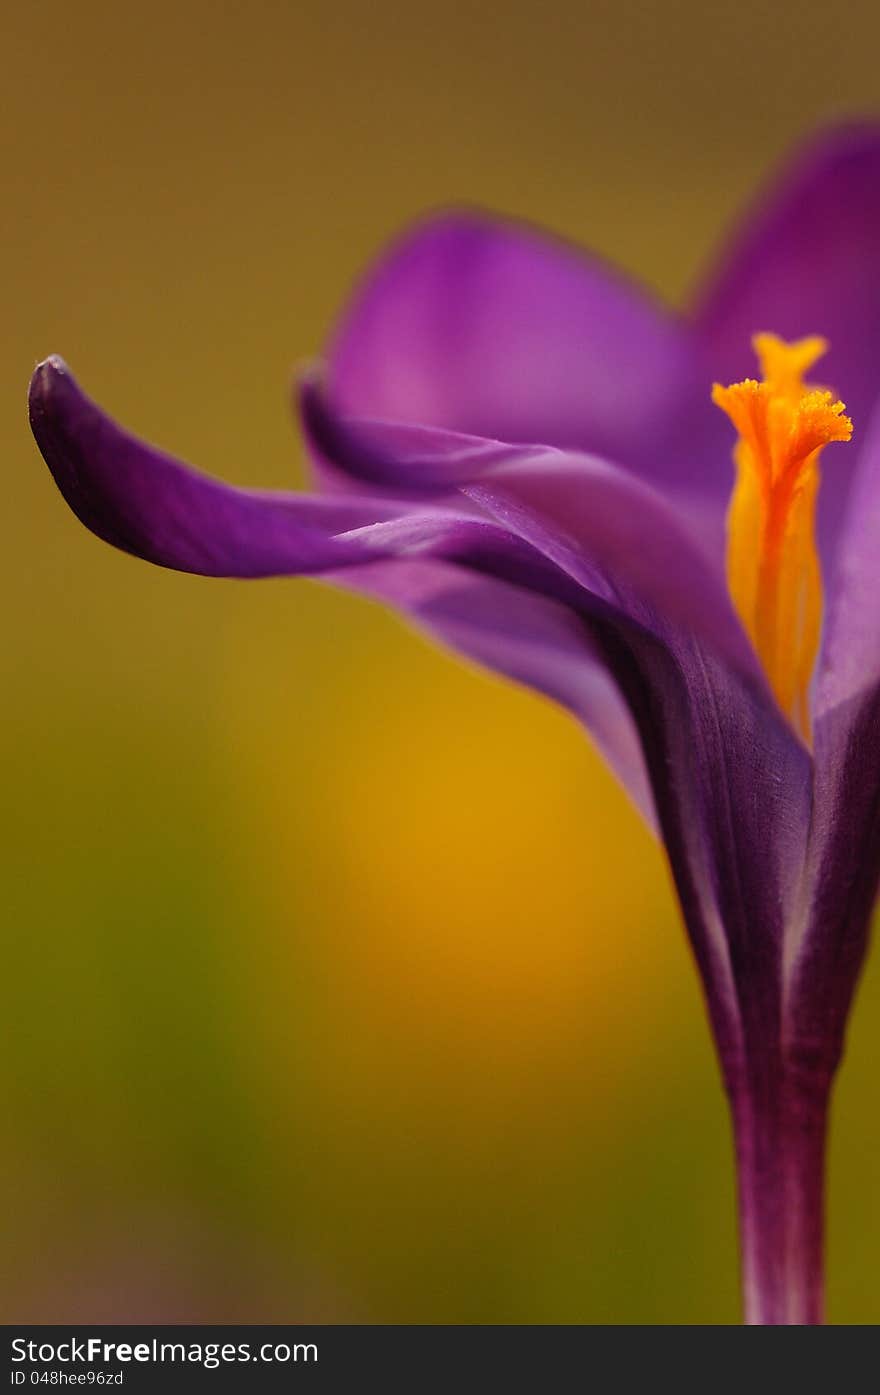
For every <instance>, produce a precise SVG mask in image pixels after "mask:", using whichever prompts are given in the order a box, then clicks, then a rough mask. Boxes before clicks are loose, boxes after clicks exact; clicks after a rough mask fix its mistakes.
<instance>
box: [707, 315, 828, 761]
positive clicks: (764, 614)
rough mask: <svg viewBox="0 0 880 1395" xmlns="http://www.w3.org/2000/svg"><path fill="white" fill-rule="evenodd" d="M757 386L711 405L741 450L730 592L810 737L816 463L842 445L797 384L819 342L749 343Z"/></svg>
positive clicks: (810, 393)
mask: <svg viewBox="0 0 880 1395" xmlns="http://www.w3.org/2000/svg"><path fill="white" fill-rule="evenodd" d="M752 345H753V347H754V349H755V352H756V354H757V356H758V360H759V363H760V365H761V374H762V378H761V381H760V382H759V381H757V380H756V379H754V378H746V379H745V381H743V382H741V383H733V384H732V385H731V386H730V387H722V386H721V385H720V384H719V383H716V384H715V386H714V387H713V389H712V401H713V402H715V403H716V404H717V405H718V406H719V407H720V408H721V409H722V411H724V412H726V413H727V415H728V416H729V417H730V420H731V421H732V422H733V425H734V426H735V427H736V430H737V433H738V436H739V440H738V441H737V443H736V446H735V448H734V452H733V458H734V463H735V465H736V481H735V484H734V489H733V494H732V495H731V500H730V507H729V509H728V514H727V584H728V587H729V589H730V595H731V599H732V600H733V603H734V605H735V606H736V609H737V611H738V613H739V616H740V618H741V620H742V622H743V624H744V625H745V628H746V630H747V632H748V634H749V636H750V638H751V640H752V643H753V644H754V646H755V649H756V650H757V652H758V655H759V657H760V659H761V661H762V663H763V665H764V668H765V671H766V673H767V676H768V678H769V680H770V684H771V687H772V688H773V691H774V693H775V694H776V697H777V700H778V701H779V704H780V706H781V707H782V709H783V710H784V711H785V712H786V713H787V714H788V715H789V716H790V717H791V719H792V721H793V722H794V723H795V725H796V726H797V728H798V730H799V731H800V732H801V733H802V735H804V736H805V737H808V736H809V715H808V695H809V685H810V679H811V677H812V672H813V667H814V664H815V661H816V654H817V651H818V648H819V634H820V630H821V626H822V578H821V572H820V568H819V557H818V553H817V551H816V538H815V516H816V495H817V493H818V489H819V455H820V453H821V451H822V447H823V446H826V445H828V444H829V442H831V441H848V440H849V439H850V437H851V436H852V422H851V421H850V419H849V417H847V416H846V415H845V413H844V406H843V403H842V402H839V401H837V400H835V398H834V395H833V394H832V393H831V392H829V391H827V390H826V389H824V388H816V387H809V386H807V385H806V384H805V383H804V381H803V378H804V374H805V373H806V372H807V371H808V370H809V369H810V368H811V367H812V365H813V364H814V363H815V361H816V359H818V358H819V357H820V356H821V355H822V354H823V353H825V351H826V349H827V347H828V346H827V344H826V343H825V340H824V339H820V338H818V336H814V337H811V338H809V339H800V340H798V341H797V342H796V343H793V344H787V343H786V342H785V341H784V340H783V339H779V338H777V336H776V335H774V334H756V335H755V337H754V339H753V340H752Z"/></svg>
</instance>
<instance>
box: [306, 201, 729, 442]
mask: <svg viewBox="0 0 880 1395" xmlns="http://www.w3.org/2000/svg"><path fill="white" fill-rule="evenodd" d="M694 372H695V367H694V361H693V354H692V349H691V344H690V341H689V338H688V334H687V332H686V331H685V330H684V329H683V328H682V327H681V325H680V324H679V323H678V322H677V321H676V320H675V318H674V317H673V316H672V315H671V314H669V313H667V312H665V311H663V310H661V309H660V308H659V307H658V306H657V305H655V304H654V303H653V301H652V300H651V299H650V298H649V297H648V295H647V294H646V293H644V292H642V291H641V290H639V289H637V288H636V287H635V286H634V285H632V284H630V283H629V282H627V281H625V280H624V279H623V278H622V277H621V276H620V275H619V274H617V273H614V272H612V271H611V270H610V269H609V268H607V267H606V266H604V265H602V264H601V263H600V262H598V261H597V260H595V259H589V258H588V257H586V256H585V255H584V254H582V253H580V252H578V251H576V250H575V249H574V248H571V247H569V246H568V245H566V244H565V243H563V242H560V241H556V240H554V239H551V238H550V237H548V236H546V235H542V234H539V233H538V232H537V231H535V230H533V229H531V228H527V227H524V226H519V225H517V224H514V223H510V222H502V221H498V220H494V219H492V218H490V217H489V216H487V215H483V214H479V213H465V212H461V213H448V214H445V215H440V216H438V217H437V218H435V219H433V220H431V221H428V222H426V223H425V224H423V225H422V226H420V227H417V228H416V229H415V230H414V231H413V232H411V233H410V234H409V235H408V236H406V237H404V238H403V239H402V240H401V241H400V242H399V243H398V244H397V245H396V246H394V247H393V248H392V250H391V251H390V252H389V253H388V254H387V255H386V257H385V258H384V259H383V260H382V261H381V262H380V263H379V265H378V266H377V267H376V268H375V269H374V270H373V271H372V272H371V273H370V274H369V276H368V277H367V279H366V281H365V282H364V284H363V286H362V287H361V289H360V291H359V293H358V294H357V295H356V296H355V297H354V301H353V303H352V305H351V307H350V309H349V310H348V312H347V314H346V315H345V318H344V319H343V321H342V323H341V325H340V326H339V329H338V331H337V334H336V336H335V340H334V342H333V345H332V348H331V350H330V353H329V355H328V390H329V393H330V396H331V398H332V400H333V402H334V405H335V406H336V408H337V409H338V410H339V411H340V412H341V413H343V414H350V415H353V416H362V417H375V418H382V419H387V420H396V421H399V422H409V423H425V424H427V425H430V426H435V427H443V428H446V429H448V430H451V431H460V432H464V433H467V434H471V435H475V436H484V437H489V438H493V439H500V440H505V441H521V442H522V441H527V442H542V443H543V444H545V445H556V446H562V447H573V448H578V449H585V450H594V451H599V452H603V453H607V454H610V455H612V456H613V457H614V458H615V459H617V460H622V461H625V462H626V463H630V462H635V461H637V460H641V459H642V458H644V457H645V455H646V453H647V454H651V452H652V449H653V446H654V443H655V438H656V432H657V429H658V428H657V422H658V420H659V419H661V418H662V419H665V418H666V417H667V416H668V415H669V413H670V410H671V408H672V406H673V404H675V403H677V401H678V399H679V397H680V395H681V393H682V392H683V391H684V388H685V385H688V386H690V385H692V383H693V381H694ZM706 381H708V379H706Z"/></svg>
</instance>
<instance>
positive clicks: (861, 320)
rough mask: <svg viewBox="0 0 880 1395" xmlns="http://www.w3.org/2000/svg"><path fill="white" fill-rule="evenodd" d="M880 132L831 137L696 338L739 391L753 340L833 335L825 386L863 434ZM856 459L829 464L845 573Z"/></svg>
mask: <svg viewBox="0 0 880 1395" xmlns="http://www.w3.org/2000/svg"><path fill="white" fill-rule="evenodd" d="M878 247H880V125H862V126H852V127H846V128H843V129H840V130H836V131H833V132H832V133H830V134H826V135H823V136H822V137H821V138H820V139H819V140H817V141H816V142H814V143H812V144H811V145H809V146H808V147H807V148H806V149H805V150H803V151H802V152H801V153H800V155H799V156H798V157H797V158H796V159H795V160H794V161H793V163H792V164H791V165H790V166H789V167H788V168H787V169H786V170H785V171H784V172H783V173H782V175H781V176H778V175H777V177H776V178H775V179H774V180H773V181H772V183H771V184H770V186H769V191H768V194H767V196H766V197H765V198H764V199H763V200H762V201H761V202H760V203H759V205H758V207H757V209H756V210H755V211H754V212H753V213H752V215H751V216H750V217H749V219H748V220H747V221H746V223H745V225H744V227H743V229H742V230H741V232H740V234H739V235H738V237H737V238H735V240H734V241H733V243H732V245H731V249H730V252H729V253H728V255H727V257H726V259H725V260H724V262H723V263H722V265H721V267H720V268H719V270H718V271H717V272H716V273H715V274H714V276H713V278H712V280H711V281H710V283H709V284H708V286H707V288H706V290H705V291H704V292H703V294H702V296H701V298H700V301H699V304H698V305H697V308H696V310H695V313H694V317H693V320H694V326H695V329H696V332H697V334H698V335H699V337H700V339H701V342H702V344H703V346H704V350H705V353H706V356H707V358H708V359H709V360H710V361H711V363H712V366H713V372H714V374H715V376H716V377H717V378H719V379H720V380H721V381H722V382H732V381H734V380H736V379H737V378H743V377H747V376H749V375H750V374H752V372H753V359H752V355H751V350H750V340H751V336H752V335H753V334H754V333H755V332H756V331H759V330H772V331H773V332H774V333H776V334H781V335H783V336H784V337H785V338H789V339H796V338H799V337H801V336H803V335H808V334H821V335H824V336H825V337H826V338H827V339H828V341H829V343H830V345H831V349H830V352H829V354H828V357H827V358H826V359H823V361H822V376H823V378H824V379H825V380H826V381H827V382H829V383H830V384H832V385H833V387H834V389H835V391H837V392H839V393H840V395H841V397H843V399H844V400H845V402H846V404H847V410H848V412H849V413H850V415H851V416H852V418H853V420H854V422H855V423H856V428H857V430H861V429H863V428H864V426H866V424H867V422H868V419H869V416H870V413H871V409H872V406H873V404H874V401H875V400H876V398H877V395H878V391H880V373H878V368H877V364H878V362H880V263H878ZM854 464H855V453H854V452H853V451H851V450H848V449H842V448H841V447H832V448H830V449H829V450H828V452H827V453H826V456H825V460H824V462H823V476H824V482H823V488H822V493H821V496H820V537H821V543H822V551H823V557H824V559H825V561H826V567H828V568H830V567H831V565H832V564H833V559H834V551H835V546H836V537H837V532H838V529H839V527H840V524H841V520H842V516H843V510H844V505H845V498H846V494H847V490H848V487H849V483H850V479H851V475H852V470H853V468H854Z"/></svg>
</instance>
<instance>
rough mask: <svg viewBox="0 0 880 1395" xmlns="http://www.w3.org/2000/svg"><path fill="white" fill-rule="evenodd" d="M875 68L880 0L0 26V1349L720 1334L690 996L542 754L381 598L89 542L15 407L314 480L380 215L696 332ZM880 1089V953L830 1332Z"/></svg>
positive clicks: (868, 1288) (261, 8)
mask: <svg viewBox="0 0 880 1395" xmlns="http://www.w3.org/2000/svg"><path fill="white" fill-rule="evenodd" d="M832 21H833V22H832ZM878 38H880V22H878V19H877V14H876V6H875V5H874V4H873V3H871V2H870V0H856V3H851V4H849V5H847V6H846V7H845V9H844V11H842V12H840V11H836V12H835V13H834V15H833V16H832V15H831V14H830V13H829V12H827V11H826V9H825V7H819V6H818V5H809V4H807V5H805V4H804V3H797V4H795V3H792V0H780V3H777V4H776V5H774V6H773V7H770V8H768V7H767V6H766V5H763V4H761V5H758V4H757V3H755V4H748V3H746V4H740V5H738V6H733V7H731V6H720V5H719V6H708V7H707V6H706V5H704V4H702V3H698V0H677V3H670V4H659V5H654V6H651V5H644V4H643V3H634V0H617V3H610V0H601V2H600V0H579V3H574V2H573V0H561V3H558V4H557V5H555V6H551V7H548V6H547V5H545V4H538V3H535V2H534V0H519V2H518V3H517V2H515V3H512V4H510V5H508V6H505V7H502V8H499V7H491V6H488V5H482V6H473V5H455V4H451V5H445V6H442V7H434V6H428V5H420V4H418V3H416V4H413V3H411V0H410V3H398V0H377V3H374V4H371V5H366V4H363V5H355V4H350V3H348V4H346V3H338V4H336V5H333V6H329V5H327V4H323V3H316V0H305V2H304V3H297V4H294V3H292V2H291V0H287V2H286V3H282V0H276V3H260V0H256V3H251V4H248V5H245V4H229V5H224V6H219V5H216V4H208V3H201V2H200V3H184V4H183V5H180V4H171V3H167V0H157V3H155V4H152V5H150V6H148V7H128V6H119V5H118V4H113V5H111V4H110V3H94V0H83V3H81V4H79V5H77V6H71V5H69V4H64V5H62V4H61V3H59V0H44V3H42V4H40V5H19V6H16V7H14V8H13V7H7V11H6V14H5V16H4V44H3V84H2V87H3V96H2V111H3V121H2V178H3V201H4V205H5V209H4V219H3V258H2V272H0V275H2V278H3V307H4V314H3V333H2V336H0V366H2V371H0V439H2V468H3V478H4V481H5V488H6V498H7V508H6V515H5V516H6V523H5V529H4V531H5V537H4V542H3V549H2V555H3V565H4V567H5V570H6V575H5V578H4V586H3V592H4V595H5V597H6V600H7V605H6V616H7V619H6V622H5V642H4V644H3V646H2V651H0V664H2V668H3V678H2V692H3V708H4V712H3V722H2V726H0V741H2V761H3V768H4V771H5V773H6V776H5V778H6V787H7V795H6V798H5V799H4V801H3V819H4V827H3V830H2V861H3V864H4V868H3V872H2V885H3V889H4V896H3V901H4V904H5V908H6V909H5V914H4V920H5V925H4V952H3V958H4V974H3V986H2V990H0V991H2V1002H0V1032H2V1042H3V1049H2V1066H0V1082H2V1084H0V1089H2V1096H0V1098H2V1111H0V1129H2V1139H0V1182H2V1195H3V1198H4V1204H3V1207H2V1212H3V1236H2V1239H3V1244H2V1252H3V1255H4V1259H3V1263H2V1280H0V1292H2V1318H3V1320H5V1321H7V1322H10V1321H18V1320H31V1321H46V1322H48V1321H64V1320H71V1321H76V1320H85V1319H90V1320H100V1319H104V1320H114V1319H115V1320H120V1321H121V1320H130V1321H138V1320H140V1321H152V1320H160V1319H164V1320H166V1321H186V1320H192V1321H236V1320H237V1321H297V1320H318V1321H355V1322H413V1321H416V1322H419V1321H420V1322H456V1321H458V1322H679V1321H692V1322H731V1321H736V1320H737V1318H738V1307H737V1296H736V1271H735V1240H734V1222H733V1191H732V1186H733V1184H732V1168H731V1162H730V1157H729V1142H728V1135H727V1122H726V1116H725V1109H724V1104H723V1101H722V1095H721V1090H720V1087H719V1084H718V1079H717V1074H716V1069H715V1065H714V1060H713V1058H712V1056H711V1053H710V1047H709V1039H708V1033H707V1030H706V1027H705V1024H704V1020H703V1010H702V1005H701V1001H700V997H699V993H698V989H697V984H696V977H695V974H694V972H693V970H692V967H691V964H690V961H689V957H688V952H687V949H686V947H685V942H684V936H683V933H682V931H681V929H680V927H679V924H678V920H677V913H676V909H675V906H674V904H673V901H672V896H671V892H670V890H669V886H668V882H667V875H666V871H665V867H664V864H663V861H662V858H661V855H660V853H659V851H658V849H657V848H656V846H655V845H654V844H653V842H652V841H651V839H650V838H649V836H648V835H647V834H646V833H645V832H644V831H643V829H642V828H641V826H640V824H639V821H638V819H637V817H636V815H635V814H634V813H633V812H632V811H631V809H630V807H629V806H628V804H627V802H626V800H625V798H624V796H623V795H622V794H621V793H620V792H619V790H618V789H617V787H616V785H615V784H614V782H613V781H612V779H611V778H610V777H609V776H608V774H607V773H605V771H604V770H603V769H602V767H601V766H600V764H599V762H598V760H597V759H596V757H595V756H594V754H593V752H592V750H591V749H590V747H589V746H588V745H587V743H586V741H585V740H584V739H583V738H582V736H581V735H580V733H579V732H578V730H577V729H576V728H575V726H574V724H573V723H572V722H571V721H570V720H569V719H568V718H567V717H565V716H563V715H562V714H561V713H559V712H557V711H556V710H554V709H553V708H551V707H550V706H549V704H547V703H544V702H542V701H540V700H538V699H537V698H535V697H532V696H530V695H528V694H526V693H524V692H521V691H519V690H516V689H514V688H513V687H512V686H508V685H506V684H504V683H503V682H501V681H499V680H496V679H493V678H490V677H488V676H485V675H483V674H481V673H478V672H476V671H475V670H472V669H470V668H468V667H466V666H465V665H463V664H461V663H459V662H458V661H456V660H454V659H452V658H449V657H448V656H446V655H445V654H442V653H440V652H437V651H435V650H434V649H432V648H430V647H429V646H428V645H427V644H426V643H425V642H424V641H423V640H421V639H419V638H417V637H414V636H413V635H412V634H411V633H409V632H408V631H407V630H406V629H405V627H404V626H402V625H401V623H400V622H399V621H398V620H397V619H396V618H394V617H392V616H390V615H388V614H385V613H383V612H382V611H380V610H379V609H377V608H375V607H372V606H370V605H368V604H367V603H365V602H363V601H357V600H355V599H352V598H351V597H347V596H342V595H337V594H335V593H333V592H332V591H330V590H328V589H322V588H320V587H318V586H315V585H312V584H308V583H297V582H287V583H282V582H277V583H275V582H273V583H265V582H264V583H256V584H235V583H227V582H210V581H202V580H198V579H193V578H190V577H183V576H179V575H176V574H173V573H170V572H163V571H160V570H156V569H151V568H149V567H147V566H145V565H143V564H141V563H138V562H135V561H133V560H132V559H130V558H128V557H125V556H123V555H122V554H120V553H117V552H114V551H112V550H111V549H110V548H107V547H105V546H104V545H103V544H100V543H98V542H97V541H96V540H95V539H94V538H92V537H91V536H90V535H89V534H87V533H86V532H85V531H84V530H83V529H82V528H81V527H80V526H79V525H78V524H77V523H76V522H75V520H74V519H73V517H72V516H71V515H70V514H69V512H68V511H67V509H66V507H65V506H64V505H63V504H62V502H61V500H60V498H59V497H58V496H57V494H56V492H55V489H54V486H53V484H52V482H51V480H50V478H49V475H48V473H47V471H46V470H45V468H44V467H43V465H42V463H41V461H40V459H39V457H38V454H37V451H36V448H35V447H34V445H33V443H32V441H31V438H30V435H29V433H28V430H27V425H26V417H25V408H24V402H25V390H26V385H27V379H28V375H29V372H30V370H31V368H32V366H33V364H34V362H35V361H36V360H37V359H38V358H40V357H42V356H44V355H45V354H47V353H49V352H58V353H61V354H63V355H64V356H65V357H66V358H67V359H68V361H69V362H70V363H71V365H72V367H73V368H74V370H75V372H76V373H77V375H78V376H79V377H80V379H81V381H82V382H83V384H84V386H85V387H86V388H87V390H88V391H90V392H91V393H93V394H94V395H95V396H96V397H97V398H98V399H99V400H100V401H101V402H103V403H104V404H105V405H106V406H107V407H108V408H109V409H110V410H111V411H113V413H114V414H115V415H117V416H118V417H120V418H121V419H122V420H123V421H124V422H125V423H126V424H127V425H128V426H130V427H131V428H132V429H134V430H138V431H140V432H142V433H143V434H146V435H148V436H149V437H150V438H152V439H153V440H155V441H157V442H159V443H160V444H163V445H165V446H167V447H168V448H170V449H172V450H175V451H177V452H178V453H180V454H182V455H184V456H185V457H187V458H189V459H191V460H193V461H194V462H196V463H198V464H200V465H201V466H202V467H204V468H206V469H209V470H212V471H214V472H216V473H217V474H220V475H223V476H226V477H228V478H230V479H234V480H236V481H241V482H245V483H250V484H266V485H276V486H283V485H285V484H286V483H287V482H288V481H290V480H297V481H299V482H302V481H303V479H304V472H303V467H302V454H301V449H300V445H299V442H298V441H297V439H296V437H295V434H294V432H293V430H292V427H291V424H290V421H289V416H288V409H287V404H286V397H287V386H288V379H289V373H290V369H291V366H292V365H293V364H294V363H295V362H296V361H299V360H302V359H303V358H305V357H308V356H309V355H312V354H314V353H315V352H316V351H318V350H319V349H320V346H321V344H322V342H323V340H324V338H325V335H326V333H327V330H328V328H329V326H330V324H331V323H332V320H333V317H334V314H335V313H336V312H337V310H338V308H339V306H340V304H341V302H342V301H343V299H344V297H345V295H346V293H347V290H348V288H349V287H350V285H351V282H352V279H353V278H354V277H355V276H356V275H357V273H358V272H359V270H360V269H361V268H362V267H363V266H364V264H365V262H366V261H367V260H368V259H369V258H370V256H371V255H373V254H374V253H375V252H376V251H377V249H378V248H380V247H381V245H382V244H383V242H384V241H385V239H386V238H388V237H389V235H391V234H393V233H394V232H395V231H396V230H398V229H399V228H400V226H401V225H402V224H405V223H406V222H407V220H409V219H410V218H412V217H413V216H414V215H416V214H418V213H419V212H421V211H422V210H424V209H425V208H426V207H430V206H434V205H437V204H443V203H445V202H448V201H459V200H468V201H473V202H476V203H479V204H484V205H487V206H489V207H490V208H493V209H496V210H499V211H506V212H510V213H513V214H518V215H524V216H526V217H528V218H531V219H533V220H535V221H538V222H541V223H544V224H547V225H548V226H550V227H552V228H554V229H556V230H557V231H559V232H562V233H564V234H566V235H568V236H569V237H571V238H573V239H576V240H577V241H580V242H583V243H587V244H590V245H592V246H593V247H596V248H598V249H599V250H600V251H601V252H603V253H605V254H606V255H609V256H611V257H613V258H614V259H615V260H616V261H618V262H619V263H621V264H622V265H623V266H624V267H626V268H628V269H629V270H630V271H632V272H634V273H636V274H637V275H638V276H640V277H642V278H643V279H645V280H647V281H648V282H650V283H652V284H653V285H655V286H656V287H658V288H659V289H660V291H661V292H662V293H663V294H664V295H666V296H667V297H669V298H670V299H672V300H676V301H680V300H681V299H682V298H683V296H684V295H685V293H686V290H687V287H688V286H689V284H691V283H692V281H693V279H694V275H695V272H696V271H697V269H698V268H703V267H705V266H706V264H707V259H708V257H709V255H710V253H711V249H712V247H713V245H714V244H715V243H716V242H717V240H718V239H719V237H720V236H721V235H722V232H723V230H724V228H725V225H726V224H727V222H728V220H729V219H730V217H731V216H732V215H733V213H734V212H735V210H737V209H738V208H739V207H740V206H741V204H742V201H743V199H744V198H746V197H747V196H748V195H749V194H750V193H751V191H752V189H753V187H754V184H755V181H756V180H757V179H758V178H759V177H760V176H761V175H762V174H764V173H765V172H766V170H767V169H768V167H769V166H771V165H772V163H773V161H774V160H776V159H777V158H778V156H779V155H780V154H781V152H782V151H783V150H784V149H785V147H786V146H787V145H788V143H789V142H790V141H791V140H792V139H793V138H796V137H797V136H798V135H799V134H801V133H803V132H804V131H806V130H807V129H809V128H810V127H811V126H812V125H814V124H815V123H816V122H817V121H818V120H820V119H822V118H824V117H827V116H832V115H839V114H843V115H846V114H852V113H865V112H873V111H877V110H880V88H878V77H877V59H876V53H877V41H878ZM817 328H821V326H819V327H817ZM878 1063H880V962H878V961H877V959H876V958H875V960H874V962H873V964H872V966H871V967H870V969H869V971H868V973H867V975H866V978H865V982H864V985H863V988H862V991H861V994H860V997H859V1001H858V1005H857V1010H856V1014H855V1019H854V1024H853V1029H852V1032H851V1038H850V1049H849V1058H848V1060H847V1063H846V1067H845V1070H844V1074H843V1078H842V1083H841V1086H840V1088H839V1092H838V1095H837V1100H836V1113H835V1120H834V1132H833V1148H832V1174H831V1225H830V1311H831V1318H832V1320H835V1321H849V1322H868V1321H877V1320H880V1294H878V1288H877V1283H876V1274H877V1269H878V1263H880V1183H878V1179H877V1175H876V1165H875V1162H874V1160H875V1159H876V1157H877V1156H878V1153H880V1111H878V1109H877V1070H878Z"/></svg>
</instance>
